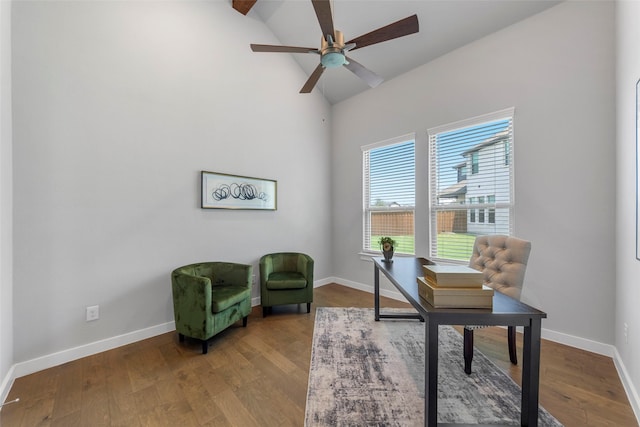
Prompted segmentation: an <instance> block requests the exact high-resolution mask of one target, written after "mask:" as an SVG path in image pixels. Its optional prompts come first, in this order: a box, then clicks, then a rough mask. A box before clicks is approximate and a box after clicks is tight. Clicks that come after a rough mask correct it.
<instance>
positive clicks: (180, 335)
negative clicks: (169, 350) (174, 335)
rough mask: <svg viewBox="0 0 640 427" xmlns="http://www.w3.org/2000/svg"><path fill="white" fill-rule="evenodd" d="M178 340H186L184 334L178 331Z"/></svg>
mask: <svg viewBox="0 0 640 427" xmlns="http://www.w3.org/2000/svg"><path fill="white" fill-rule="evenodd" d="M178 341H180V342H184V335H182V334H181V333H180V332H178Z"/></svg>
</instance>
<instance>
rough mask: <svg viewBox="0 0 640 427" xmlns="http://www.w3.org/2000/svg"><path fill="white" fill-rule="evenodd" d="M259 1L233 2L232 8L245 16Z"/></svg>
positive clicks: (244, 0)
mask: <svg viewBox="0 0 640 427" xmlns="http://www.w3.org/2000/svg"><path fill="white" fill-rule="evenodd" d="M256 1H257V0H233V1H232V2H231V6H232V7H233V8H234V9H235V10H237V11H238V12H240V13H241V14H243V15H246V14H247V13H249V11H250V10H251V8H252V7H253V5H254V4H256Z"/></svg>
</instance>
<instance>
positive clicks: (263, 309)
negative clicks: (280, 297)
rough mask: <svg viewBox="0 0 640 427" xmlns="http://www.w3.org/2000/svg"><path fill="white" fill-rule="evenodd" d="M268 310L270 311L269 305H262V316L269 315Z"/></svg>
mask: <svg viewBox="0 0 640 427" xmlns="http://www.w3.org/2000/svg"><path fill="white" fill-rule="evenodd" d="M268 311H269V307H262V317H267V312H268Z"/></svg>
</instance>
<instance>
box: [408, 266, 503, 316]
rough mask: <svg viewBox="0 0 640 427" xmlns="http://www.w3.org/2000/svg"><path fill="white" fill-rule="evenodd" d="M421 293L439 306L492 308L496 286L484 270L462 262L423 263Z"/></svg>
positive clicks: (434, 304) (419, 291)
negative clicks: (484, 275)
mask: <svg viewBox="0 0 640 427" xmlns="http://www.w3.org/2000/svg"><path fill="white" fill-rule="evenodd" d="M422 271H423V273H424V277H418V293H419V294H420V296H421V297H422V298H424V299H425V300H427V302H428V303H429V304H431V305H432V306H434V307H436V308H493V289H492V288H490V287H488V286H484V285H483V284H482V273H481V272H479V271H477V270H474V269H473V268H470V267H466V266H463V265H423V266H422Z"/></svg>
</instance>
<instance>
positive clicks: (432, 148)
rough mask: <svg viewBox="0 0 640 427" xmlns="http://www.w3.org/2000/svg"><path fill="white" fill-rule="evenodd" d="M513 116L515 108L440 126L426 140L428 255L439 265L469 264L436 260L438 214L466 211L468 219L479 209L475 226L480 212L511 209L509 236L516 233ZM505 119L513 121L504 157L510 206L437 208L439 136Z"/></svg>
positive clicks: (430, 130)
mask: <svg viewBox="0 0 640 427" xmlns="http://www.w3.org/2000/svg"><path fill="white" fill-rule="evenodd" d="M514 112H515V109H514V108H513V107H512V108H506V109H504V110H500V111H496V112H493V113H489V114H484V115H481V116H477V117H472V118H469V119H465V120H460V121H457V122H454V123H449V124H446V125H442V126H437V127H433V128H430V129H428V130H427V136H428V139H429V169H430V170H429V180H430V185H429V207H430V212H429V216H430V221H429V222H430V225H429V234H430V239H429V254H430V258H431V259H433V260H436V261H445V262H452V263H465V262H468V261H461V260H453V259H449V258H440V257H438V256H437V251H438V248H437V245H438V231H437V230H438V227H437V216H438V214H437V212H438V211H450V210H464V211H467V217H469V215H470V214H469V212H470V211H471V210H472V209H476V215H475V216H476V218H475V220H476V222H478V221H479V210H480V209H482V210H484V209H487V211H485V213H486V212H488V210H489V209H494V212H495V211H497V210H498V209H508V218H509V220H508V221H509V224H508V233H507V234H508V235H513V230H514V206H515V194H514V193H515V192H514V188H515V185H514V184H515V181H514V175H515V174H514V144H513V141H514V130H513V128H514V125H513V122H514ZM503 119H510V120H511V127H510V128H509V130H510V135H509V136H510V138H509V146H508V152H506V153H505V156H508V160H507V161H506V162H505V163H506V165H507V166H508V167H509V202H508V203H502V202H497V203H486V202H485V203H482V204H480V203H475V204H474V205H473V206H470V205H469V204H455V205H439V204H438V189H437V181H438V170H437V159H436V136H437V135H439V134H442V133H447V132H451V131H455V130H457V129H463V128H467V127H473V126H479V125H482V124H483V123H488V122H493V121H498V120H503ZM472 174H473V172H472V171H469V173H468V176H471V175H472ZM485 222H486V218H485Z"/></svg>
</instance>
